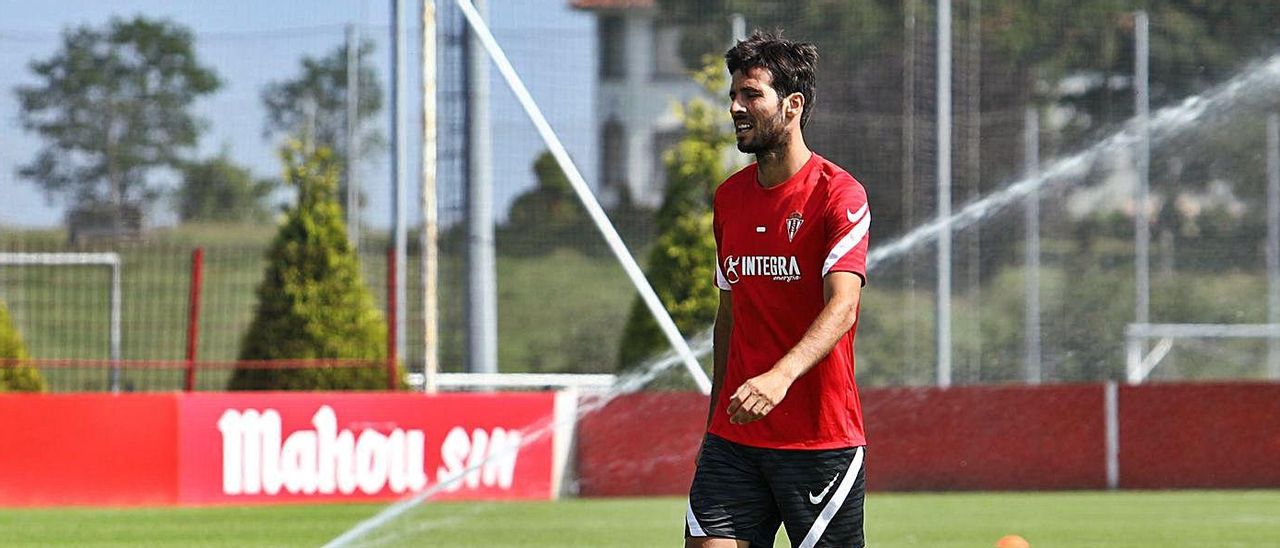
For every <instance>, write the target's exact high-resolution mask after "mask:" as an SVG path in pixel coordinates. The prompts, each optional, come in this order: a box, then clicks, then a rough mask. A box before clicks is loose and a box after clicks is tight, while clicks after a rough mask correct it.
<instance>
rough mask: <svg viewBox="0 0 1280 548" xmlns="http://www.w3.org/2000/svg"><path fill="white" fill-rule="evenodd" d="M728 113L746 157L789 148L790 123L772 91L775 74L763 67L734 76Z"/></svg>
mask: <svg viewBox="0 0 1280 548" xmlns="http://www.w3.org/2000/svg"><path fill="white" fill-rule="evenodd" d="M729 114H731V115H732V116H733V130H734V135H735V136H736V137H737V138H738V150H740V151H742V152H745V153H747V154H757V153H760V152H764V151H768V150H774V149H777V148H780V147H782V146H784V145H786V143H787V140H788V139H789V136H788V134H787V120H786V116H785V115H784V112H783V108H782V101H781V98H779V97H778V92H777V91H776V90H774V89H773V74H771V73H770V72H769V71H768V70H767V69H764V68H761V67H752V68H750V69H747V71H746V73H743V71H740V70H739V71H736V72H734V73H733V81H732V82H731V84H730V87H729Z"/></svg>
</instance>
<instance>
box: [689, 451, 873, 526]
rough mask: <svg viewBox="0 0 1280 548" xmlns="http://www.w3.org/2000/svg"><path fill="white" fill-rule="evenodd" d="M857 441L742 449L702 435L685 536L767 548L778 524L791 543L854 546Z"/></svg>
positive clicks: (859, 495) (862, 486) (860, 490)
mask: <svg viewBox="0 0 1280 548" xmlns="http://www.w3.org/2000/svg"><path fill="white" fill-rule="evenodd" d="M865 455H866V452H865V448H864V447H849V448H844V449H831V450H817V451H815V450H791V449H764V448H759V447H749V446H746V445H740V444H737V443H733V442H731V441H728V440H725V439H724V438H720V437H717V436H714V435H711V434H707V436H706V439H705V440H703V442H702V455H701V456H700V457H699V458H698V470H697V472H696V473H695V474H694V476H693V486H692V487H691V488H690V489H689V507H688V510H687V511H686V512H685V532H684V534H685V537H720V538H731V539H738V540H748V541H750V542H751V547H752V548H758V547H765V548H768V547H771V546H773V539H774V537H776V536H777V534H778V527H779V526H780V525H784V524H785V525H786V528H787V537H788V538H789V539H791V545H792V546H794V547H797V548H810V547H815V546H833V547H834V546H838V547H840V548H861V547H862V546H863V545H864V541H863V536H862V504H863V500H864V499H865V497H866V472H865V470H864V467H863V459H864V458H865Z"/></svg>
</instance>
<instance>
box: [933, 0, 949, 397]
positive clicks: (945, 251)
mask: <svg viewBox="0 0 1280 548" xmlns="http://www.w3.org/2000/svg"><path fill="white" fill-rule="evenodd" d="M937 83H938V127H937V130H938V136H937V139H938V165H937V171H938V224H939V226H938V264H937V267H938V295H937V298H938V303H937V312H936V314H937V317H936V318H935V323H936V324H937V331H938V332H937V338H938V341H937V344H938V386H940V387H943V388H946V387H948V386H951V229H952V226H951V220H952V219H951V0H938V82H937Z"/></svg>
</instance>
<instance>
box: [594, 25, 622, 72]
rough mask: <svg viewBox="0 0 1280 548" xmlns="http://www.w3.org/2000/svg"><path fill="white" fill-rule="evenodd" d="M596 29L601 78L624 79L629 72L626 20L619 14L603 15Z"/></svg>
mask: <svg viewBox="0 0 1280 548" xmlns="http://www.w3.org/2000/svg"><path fill="white" fill-rule="evenodd" d="M596 30H597V33H598V35H597V37H596V39H597V40H598V42H599V43H598V44H597V46H598V47H599V51H600V78H601V79H604V80H618V79H622V78H623V77H625V76H626V74H627V68H626V63H627V56H626V53H627V37H626V21H624V20H623V18H622V17H620V16H617V15H603V16H601V17H600V19H599V25H598V26H597V27H596Z"/></svg>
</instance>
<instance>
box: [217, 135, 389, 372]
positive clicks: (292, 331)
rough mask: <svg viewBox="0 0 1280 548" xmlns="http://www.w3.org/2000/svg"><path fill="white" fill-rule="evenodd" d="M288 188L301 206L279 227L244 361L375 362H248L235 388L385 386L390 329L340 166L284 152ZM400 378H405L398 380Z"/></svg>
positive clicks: (290, 148)
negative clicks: (357, 243)
mask: <svg viewBox="0 0 1280 548" xmlns="http://www.w3.org/2000/svg"><path fill="white" fill-rule="evenodd" d="M282 156H283V159H284V164H285V181H286V183H288V184H290V185H292V186H294V187H296V188H297V192H298V202H297V205H296V206H295V207H293V208H291V209H290V210H289V211H288V212H287V215H286V218H285V220H284V222H283V224H281V226H280V231H279V233H277V235H276V238H275V241H274V242H273V243H272V244H271V249H270V251H269V255H268V260H269V264H268V265H267V269H266V273H265V275H264V276H263V280H262V283H261V285H259V286H258V292H257V293H258V305H257V309H256V311H255V315H254V319H253V323H252V324H251V325H250V326H249V331H248V332H247V333H246V334H245V336H244V340H243V342H242V343H241V347H240V359H241V360H278V359H343V360H352V359H354V360H368V363H369V365H368V366H362V367H317V368H258V367H253V366H252V365H243V366H241V367H239V368H237V369H236V371H235V373H234V375H233V376H232V378H231V383H230V388H231V389H232V390H348V389H366V390H371V389H382V388H385V387H386V386H387V378H386V367H385V359H386V340H387V330H386V325H385V324H384V322H383V320H382V314H381V313H380V312H379V311H378V309H377V308H376V307H375V306H374V304H373V297H372V296H371V295H370V294H369V291H368V290H367V289H366V287H365V285H364V283H363V281H362V280H361V276H360V265H359V262H358V261H357V257H356V254H355V251H354V249H353V248H352V246H351V244H350V242H348V241H347V236H346V234H347V233H346V226H345V223H344V222H343V214H342V209H341V207H340V206H339V205H338V201H337V197H336V192H337V188H338V180H339V173H340V171H341V170H340V164H339V162H338V160H337V159H336V158H335V157H334V155H333V153H332V152H331V151H330V150H329V149H327V148H319V149H317V150H316V151H315V152H314V153H309V152H305V151H304V150H303V147H302V146H301V145H300V144H299V143H296V142H295V143H290V144H289V145H287V146H286V147H285V150H284V151H283V154H282ZM397 376H398V375H397Z"/></svg>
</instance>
